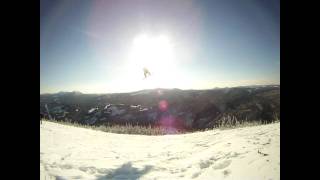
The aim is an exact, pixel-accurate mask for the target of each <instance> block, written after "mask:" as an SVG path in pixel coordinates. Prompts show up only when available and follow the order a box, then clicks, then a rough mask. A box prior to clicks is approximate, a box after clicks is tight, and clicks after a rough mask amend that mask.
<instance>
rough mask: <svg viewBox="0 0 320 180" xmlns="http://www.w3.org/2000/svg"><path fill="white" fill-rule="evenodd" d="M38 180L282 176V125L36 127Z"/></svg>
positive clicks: (269, 177)
mask: <svg viewBox="0 0 320 180" xmlns="http://www.w3.org/2000/svg"><path fill="white" fill-rule="evenodd" d="M40 141H41V142H40V171H41V174H40V176H41V179H47V180H48V179H50V178H51V179H98V180H103V179H268V180H269V179H280V123H274V124H269V125H262V126H255V127H246V128H238V129H230V130H211V131H206V132H198V133H192V134H183V135H165V136H142V135H124V134H112V133H105V132H100V131H95V130H90V129H84V128H77V127H73V126H67V125H61V124H56V123H52V122H43V124H42V125H41V127H40Z"/></svg>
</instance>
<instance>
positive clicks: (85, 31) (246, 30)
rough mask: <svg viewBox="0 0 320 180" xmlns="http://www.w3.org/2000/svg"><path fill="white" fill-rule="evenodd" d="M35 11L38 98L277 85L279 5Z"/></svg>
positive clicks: (120, 4)
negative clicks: (60, 94) (37, 20)
mask: <svg viewBox="0 0 320 180" xmlns="http://www.w3.org/2000/svg"><path fill="white" fill-rule="evenodd" d="M40 3H41V8H40V94H45V93H57V92H61V91H64V92H71V91H80V92H82V93H87V94H88V93H89V94H94V93H97V94H102V93H121V92H134V91H139V90H144V89H156V88H166V89H168V88H177V89H182V90H186V89H212V88H216V87H221V88H222V87H235V86H248V85H269V84H275V85H280V2H279V1H273V0H270V1H253V0H243V1H241V2H240V1H236V0H234V1H232V0H230V1H219V0H211V1H209V0H203V1H194V0H184V1H181V0H171V1H168V0H163V1H156V0H130V1H129V0H118V1H114V0H106V1H96V0H93V1H87V0H55V1H50V0H41V2H40ZM143 67H147V68H148V69H149V70H150V72H151V76H150V77H148V78H146V79H144V78H143V71H142V68H143Z"/></svg>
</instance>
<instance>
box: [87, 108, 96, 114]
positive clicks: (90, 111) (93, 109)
mask: <svg viewBox="0 0 320 180" xmlns="http://www.w3.org/2000/svg"><path fill="white" fill-rule="evenodd" d="M95 110H97V108H91V109H90V110H89V111H88V113H89V114H91V113H92V112H93V111H95Z"/></svg>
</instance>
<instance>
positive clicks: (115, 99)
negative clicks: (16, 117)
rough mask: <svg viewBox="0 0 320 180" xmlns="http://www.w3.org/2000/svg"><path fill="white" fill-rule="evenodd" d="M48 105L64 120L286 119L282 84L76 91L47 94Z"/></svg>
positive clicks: (196, 125)
mask: <svg viewBox="0 0 320 180" xmlns="http://www.w3.org/2000/svg"><path fill="white" fill-rule="evenodd" d="M45 105H47V107H48V109H49V113H50V115H51V116H52V117H53V118H55V119H56V120H61V121H66V120H68V121H72V122H78V123H82V124H90V125H102V124H127V123H130V124H139V125H152V126H157V125H168V126H169V125H170V126H175V127H180V128H184V129H205V128H209V127H213V126H215V125H217V124H218V123H219V122H221V121H222V120H226V119H228V120H232V121H235V120H238V121H243V120H245V121H263V122H271V121H272V120H274V119H275V118H279V119H280V85H269V86H244V87H234V88H216V89H210V90H180V89H150V90H141V91H136V92H131V93H114V94H82V93H80V92H75V91H74V92H60V93H56V94H41V95H40V112H42V113H44V114H46V115H48V111H47V109H46V108H45ZM162 106H163V107H162ZM163 123H164V124H163ZM168 123H169V124H168ZM170 123H171V124H170Z"/></svg>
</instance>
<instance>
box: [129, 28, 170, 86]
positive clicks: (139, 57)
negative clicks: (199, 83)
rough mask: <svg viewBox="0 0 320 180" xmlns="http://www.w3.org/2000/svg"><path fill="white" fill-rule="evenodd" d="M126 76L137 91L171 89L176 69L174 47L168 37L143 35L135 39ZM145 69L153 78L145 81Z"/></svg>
mask: <svg viewBox="0 0 320 180" xmlns="http://www.w3.org/2000/svg"><path fill="white" fill-rule="evenodd" d="M128 59H129V60H128V63H127V65H126V66H127V71H126V72H127V73H126V76H127V77H128V78H130V79H131V80H132V81H130V83H131V84H130V85H131V86H133V87H135V89H143V88H157V87H169V86H171V85H172V84H170V83H171V82H172V80H173V79H171V80H170V78H172V72H173V71H174V69H175V61H174V47H173V43H172V41H171V40H170V39H169V37H168V36H166V35H158V36H149V35H147V34H141V35H138V36H136V37H135V38H133V41H132V47H131V51H130V53H129V58H128ZM143 68H147V69H148V70H149V71H150V73H151V76H150V77H148V78H146V79H143V71H142V70H143Z"/></svg>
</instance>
